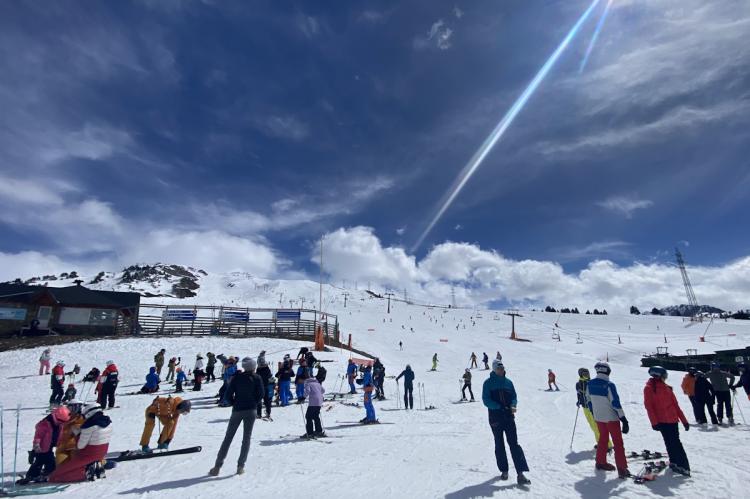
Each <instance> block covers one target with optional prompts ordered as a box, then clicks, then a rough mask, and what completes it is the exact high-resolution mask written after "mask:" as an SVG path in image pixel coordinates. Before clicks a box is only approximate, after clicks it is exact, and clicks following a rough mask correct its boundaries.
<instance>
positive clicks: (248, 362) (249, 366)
mask: <svg viewBox="0 0 750 499" xmlns="http://www.w3.org/2000/svg"><path fill="white" fill-rule="evenodd" d="M256 367H258V363H257V362H255V359H253V358H252V357H245V358H244V359H242V369H244V370H245V371H255V368H256Z"/></svg>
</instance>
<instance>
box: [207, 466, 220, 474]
mask: <svg viewBox="0 0 750 499" xmlns="http://www.w3.org/2000/svg"><path fill="white" fill-rule="evenodd" d="M219 471H221V468H219V467H218V466H214V467H213V468H211V469H210V470H208V475H209V476H219Z"/></svg>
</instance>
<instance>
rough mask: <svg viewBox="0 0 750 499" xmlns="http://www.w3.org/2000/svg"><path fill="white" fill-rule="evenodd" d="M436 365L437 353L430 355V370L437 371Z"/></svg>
mask: <svg viewBox="0 0 750 499" xmlns="http://www.w3.org/2000/svg"><path fill="white" fill-rule="evenodd" d="M437 365H438V357H437V353H436V354H435V355H433V356H432V369H430V371H437Z"/></svg>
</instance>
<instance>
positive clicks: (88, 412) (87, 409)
mask: <svg viewBox="0 0 750 499" xmlns="http://www.w3.org/2000/svg"><path fill="white" fill-rule="evenodd" d="M100 412H102V408H101V407H100V406H99V404H86V405H85V406H84V407H83V410H82V411H81V414H83V417H84V418H86V419H91V418H92V417H94V416H95V415H97V414H99V413H100Z"/></svg>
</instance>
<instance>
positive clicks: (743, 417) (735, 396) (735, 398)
mask: <svg viewBox="0 0 750 499" xmlns="http://www.w3.org/2000/svg"><path fill="white" fill-rule="evenodd" d="M732 397H734V405H735V406H736V407H737V409H739V411H740V416H742V424H747V422H746V421H745V415H744V414H743V413H742V407H740V403H739V402H737V394H736V393H734V392H732Z"/></svg>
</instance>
